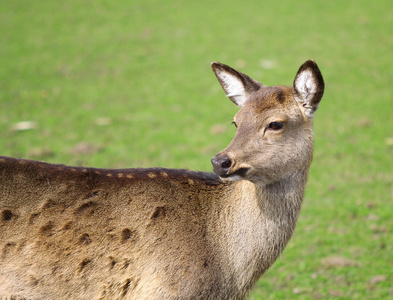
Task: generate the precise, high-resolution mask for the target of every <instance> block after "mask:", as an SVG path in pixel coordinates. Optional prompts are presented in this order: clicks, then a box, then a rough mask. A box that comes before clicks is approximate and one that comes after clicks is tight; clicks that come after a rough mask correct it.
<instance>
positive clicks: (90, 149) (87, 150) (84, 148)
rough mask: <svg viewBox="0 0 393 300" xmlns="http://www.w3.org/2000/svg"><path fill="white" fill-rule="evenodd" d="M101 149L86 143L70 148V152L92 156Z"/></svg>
mask: <svg viewBox="0 0 393 300" xmlns="http://www.w3.org/2000/svg"><path fill="white" fill-rule="evenodd" d="M101 149H102V147H98V146H95V145H92V144H89V143H86V142H80V143H77V144H75V145H74V147H72V149H71V152H72V153H73V154H94V153H97V152H98V151H100V150H101Z"/></svg>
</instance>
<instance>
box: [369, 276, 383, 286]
mask: <svg viewBox="0 0 393 300" xmlns="http://www.w3.org/2000/svg"><path fill="white" fill-rule="evenodd" d="M383 281H386V276H384V275H377V276H374V277H373V278H371V279H370V284H371V285H376V284H377V283H379V282H383Z"/></svg>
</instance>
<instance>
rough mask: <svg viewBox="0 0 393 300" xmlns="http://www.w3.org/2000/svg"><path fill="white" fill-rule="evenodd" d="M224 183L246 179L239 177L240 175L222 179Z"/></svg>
mask: <svg viewBox="0 0 393 300" xmlns="http://www.w3.org/2000/svg"><path fill="white" fill-rule="evenodd" d="M220 178H221V180H222V181H240V180H243V179H244V178H243V177H241V176H239V175H233V176H229V177H220Z"/></svg>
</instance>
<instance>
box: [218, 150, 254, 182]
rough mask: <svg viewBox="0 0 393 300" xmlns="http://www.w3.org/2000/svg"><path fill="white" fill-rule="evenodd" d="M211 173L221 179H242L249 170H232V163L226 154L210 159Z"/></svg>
mask: <svg viewBox="0 0 393 300" xmlns="http://www.w3.org/2000/svg"><path fill="white" fill-rule="evenodd" d="M211 162H212V165H213V171H214V173H216V174H217V175H218V176H220V177H222V178H229V177H231V176H235V175H237V176H240V177H241V178H244V176H245V175H246V173H247V171H248V170H249V168H239V169H237V170H233V165H234V162H233V161H232V160H231V159H230V158H229V157H228V155H226V154H221V153H219V154H217V155H216V156H215V157H213V158H212V159H211Z"/></svg>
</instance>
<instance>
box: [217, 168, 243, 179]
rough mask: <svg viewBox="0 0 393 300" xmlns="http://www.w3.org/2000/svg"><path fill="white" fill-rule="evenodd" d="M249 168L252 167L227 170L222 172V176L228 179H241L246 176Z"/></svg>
mask: <svg viewBox="0 0 393 300" xmlns="http://www.w3.org/2000/svg"><path fill="white" fill-rule="evenodd" d="M249 170H250V168H240V169H237V170H236V171H234V172H232V173H229V172H227V173H225V174H220V177H221V178H223V179H227V180H241V179H244V178H245V177H246V175H247V172H248V171H249Z"/></svg>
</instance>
